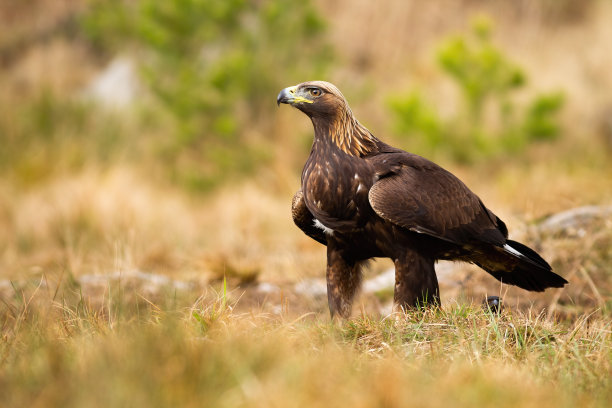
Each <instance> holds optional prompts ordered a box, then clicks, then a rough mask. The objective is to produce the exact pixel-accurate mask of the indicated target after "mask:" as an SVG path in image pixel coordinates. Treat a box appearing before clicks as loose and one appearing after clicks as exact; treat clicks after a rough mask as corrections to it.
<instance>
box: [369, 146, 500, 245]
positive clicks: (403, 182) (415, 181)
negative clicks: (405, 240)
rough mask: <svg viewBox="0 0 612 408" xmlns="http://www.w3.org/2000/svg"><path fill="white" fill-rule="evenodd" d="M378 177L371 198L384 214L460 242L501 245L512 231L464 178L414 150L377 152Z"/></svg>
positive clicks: (414, 228)
mask: <svg viewBox="0 0 612 408" xmlns="http://www.w3.org/2000/svg"><path fill="white" fill-rule="evenodd" d="M372 164H373V166H374V168H375V170H376V175H377V177H378V180H377V181H376V182H375V183H374V185H373V186H372V188H371V189H370V192H369V194H368V198H369V201H370V205H371V206H372V208H373V209H374V211H375V212H376V213H377V214H378V215H379V216H380V217H382V218H384V219H386V220H388V221H390V222H392V223H394V224H396V225H399V226H401V227H403V228H407V229H409V230H411V231H414V232H418V233H424V234H428V235H431V236H434V237H436V238H439V239H442V240H445V241H449V242H453V243H455V244H459V245H465V244H470V243H472V244H477V243H488V244H493V245H496V246H501V245H503V244H504V243H505V242H506V238H507V236H508V231H507V229H506V226H505V224H504V223H503V222H502V221H501V220H500V219H499V218H497V216H495V214H493V213H492V212H491V211H489V210H488V209H487V208H486V207H485V206H484V205H483V204H482V202H481V201H480V199H479V198H478V196H477V195H476V194H474V193H473V192H472V191H471V190H470V189H469V188H468V187H467V186H466V185H465V184H463V183H462V182H461V180H459V179H458V178H457V177H455V176H454V175H453V174H451V173H450V172H448V171H446V170H444V169H443V168H441V167H440V166H438V165H436V164H435V163H433V162H430V161H429V160H427V159H425V158H423V157H420V156H417V155H415V154H411V153H407V152H401V153H390V154H382V155H378V156H375V157H374V158H373V159H372Z"/></svg>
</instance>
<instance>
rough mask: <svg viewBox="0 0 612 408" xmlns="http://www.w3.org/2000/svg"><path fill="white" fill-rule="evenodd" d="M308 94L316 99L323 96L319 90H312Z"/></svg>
mask: <svg viewBox="0 0 612 408" xmlns="http://www.w3.org/2000/svg"><path fill="white" fill-rule="evenodd" d="M308 92H309V93H310V94H311V95H312V96H314V97H317V96H321V94H322V93H323V91H321V90H320V89H319V88H310V89H309V90H308Z"/></svg>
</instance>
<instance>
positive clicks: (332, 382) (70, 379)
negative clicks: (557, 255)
mask: <svg viewBox="0 0 612 408" xmlns="http://www.w3.org/2000/svg"><path fill="white" fill-rule="evenodd" d="M179 303H180V301H179ZM17 305H18V306H17ZM2 319H3V320H2V323H3V327H4V331H3V341H2V343H1V344H2V346H1V348H0V358H1V362H2V371H0V404H2V405H3V406H32V407H38V406H46V407H47V406H62V407H72V406H74V407H81V406H100V407H106V406H133V407H140V406H143V407H145V406H146V407H151V406H160V407H162V406H169V405H176V406H215V407H229V406H253V407H261V406H271V407H276V406H278V407H281V406H357V407H372V406H384V407H403V406H431V407H443V406H458V407H473V406H478V405H484V406H490V405H495V406H501V407H516V406H521V407H523V406H525V407H531V406H533V407H564V406H567V407H573V406H602V407H604V406H608V405H609V400H610V398H611V397H612V395H611V392H612V391H611V390H612V388H611V385H612V384H610V378H611V377H610V374H611V362H612V353H611V349H612V331H611V324H610V321H609V320H608V319H603V318H602V317H601V316H598V315H597V314H595V315H593V316H583V317H581V318H579V319H577V320H575V321H574V322H571V323H561V322H556V321H553V320H551V319H549V318H545V317H544V316H542V315H539V314H537V313H531V312H525V313H523V312H516V311H515V312H512V311H503V312H502V313H501V314H499V315H496V314H492V313H490V312H485V311H483V310H482V309H481V308H469V307H465V306H459V305H453V306H448V307H446V308H444V309H443V310H438V311H435V310H428V311H425V312H423V311H413V312H410V313H409V314H408V315H405V316H389V317H387V318H385V319H382V320H381V319H372V318H369V317H359V318H356V319H354V320H352V321H350V322H348V323H345V324H344V325H341V326H337V325H334V324H331V323H329V322H328V321H326V320H322V319H321V318H320V317H317V316H313V315H312V314H306V315H303V316H300V317H299V318H296V319H293V318H291V319H286V318H285V316H284V315H283V314H280V315H276V316H272V315H270V314H265V313H258V312H256V311H251V312H250V313H244V314H243V313H238V312H236V311H235V310H233V306H232V304H230V303H229V302H228V301H227V298H226V297H224V295H223V292H221V293H220V294H218V296H217V298H216V299H214V300H212V301H211V300H207V301H197V302H195V303H193V304H192V305H188V306H185V307H176V305H175V307H172V306H167V307H166V306H164V307H160V306H158V305H155V304H153V303H149V302H146V301H143V302H141V305H140V307H138V308H136V307H134V306H133V305H132V306H131V307H128V306H127V305H125V304H122V301H121V297H120V296H117V297H109V298H107V304H106V305H105V306H104V307H101V308H99V309H95V308H91V307H90V306H89V305H88V303H87V300H85V299H81V301H80V302H76V303H74V304H72V305H70V304H67V303H66V301H65V300H64V301H58V300H55V301H52V299H47V301H45V302H42V303H38V304H33V303H30V299H28V298H22V299H20V300H19V301H18V302H16V303H14V304H13V306H12V307H10V308H9V310H6V311H5V312H3V314H2Z"/></svg>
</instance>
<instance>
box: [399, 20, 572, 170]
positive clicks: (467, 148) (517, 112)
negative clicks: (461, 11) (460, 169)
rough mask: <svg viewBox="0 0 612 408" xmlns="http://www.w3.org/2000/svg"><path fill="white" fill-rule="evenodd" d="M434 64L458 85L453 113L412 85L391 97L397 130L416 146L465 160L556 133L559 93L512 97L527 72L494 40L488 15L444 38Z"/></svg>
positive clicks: (512, 149) (513, 149)
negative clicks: (523, 99) (522, 101)
mask: <svg viewBox="0 0 612 408" xmlns="http://www.w3.org/2000/svg"><path fill="white" fill-rule="evenodd" d="M438 64H439V66H440V68H441V69H442V71H443V72H444V73H445V74H446V75H448V77H449V78H450V79H451V80H452V82H453V83H454V84H455V85H456V86H457V88H458V90H459V95H460V100H459V101H458V102H459V103H458V106H459V107H460V108H459V110H458V112H457V114H456V115H455V116H454V117H451V118H450V119H443V118H442V117H441V115H440V114H439V113H437V112H436V111H435V110H434V109H433V108H431V107H430V106H429V104H428V103H427V102H426V101H425V98H424V97H423V96H422V95H421V93H420V92H418V91H416V90H413V91H411V92H409V93H407V94H405V95H400V96H395V97H392V98H390V100H389V107H390V110H391V112H392V114H393V116H394V125H395V130H396V131H397V132H398V133H400V134H403V135H406V136H407V137H412V139H411V140H414V141H415V143H416V148H417V149H420V150H423V151H424V152H425V153H427V154H433V153H434V151H435V152H439V151H444V152H446V153H448V154H449V155H450V156H451V157H452V158H454V159H455V160H458V161H463V162H466V161H473V160H475V159H478V158H487V157H495V156H498V155H500V154H504V153H513V152H517V151H520V150H522V149H523V148H524V147H525V146H526V145H527V144H529V143H530V142H532V141H539V140H552V139H555V138H556V137H557V136H558V135H559V133H560V129H559V125H558V122H557V119H556V114H557V113H558V112H559V110H560V109H561V107H562V106H563V94H562V93H560V92H553V93H546V94H538V95H536V96H535V97H534V98H533V100H532V101H531V102H529V103H528V104H527V106H526V107H521V106H519V105H518V104H517V103H516V102H515V100H514V96H515V95H516V94H517V93H518V91H519V90H521V89H523V88H524V87H525V86H526V84H527V77H526V74H525V73H524V72H523V70H522V69H521V68H520V67H519V66H518V65H516V64H515V63H513V62H512V61H510V59H509V58H508V57H506V56H505V55H504V54H503V52H502V51H501V50H500V49H499V48H497V47H495V46H494V45H493V43H492V41H491V24H490V23H489V22H488V21H487V20H484V19H479V20H476V21H475V22H474V23H473V25H472V31H471V33H470V35H468V36H455V37H452V38H449V39H447V40H446V41H444V43H443V44H442V46H441V47H440V49H439V50H438Z"/></svg>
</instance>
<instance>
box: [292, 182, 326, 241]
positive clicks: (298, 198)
mask: <svg viewBox="0 0 612 408" xmlns="http://www.w3.org/2000/svg"><path fill="white" fill-rule="evenodd" d="M291 218H293V222H294V223H295V225H297V226H298V227H299V228H300V229H301V230H302V231H303V232H304V233H305V234H306V235H308V236H309V237H310V238H312V239H314V240H315V241H317V242H320V243H321V244H323V245H327V238H326V237H325V233H324V232H323V231H322V230H321V229H320V228H317V227H316V226H315V218H314V217H313V215H312V213H311V212H310V211H309V210H308V208H307V207H306V203H304V195H303V194H302V190H298V192H297V193H295V195H294V196H293V200H292V201H291Z"/></svg>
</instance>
